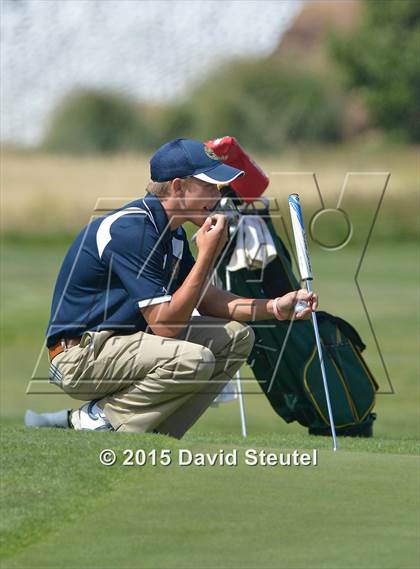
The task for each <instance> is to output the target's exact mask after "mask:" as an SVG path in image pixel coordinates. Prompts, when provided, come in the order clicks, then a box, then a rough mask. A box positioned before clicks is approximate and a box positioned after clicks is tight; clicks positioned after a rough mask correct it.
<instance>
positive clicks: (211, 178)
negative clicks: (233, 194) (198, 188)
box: [193, 164, 245, 184]
mask: <svg viewBox="0 0 420 569" xmlns="http://www.w3.org/2000/svg"><path fill="white" fill-rule="evenodd" d="M244 174H245V172H244V171H243V170H238V169H237V168H232V166H228V165H227V164H218V165H217V166H215V167H214V168H211V169H210V170H207V171H206V172H202V173H200V174H194V175H193V178H198V179H199V180H202V181H203V182H208V183H209V184H230V182H233V180H236V178H239V176H243V175H244Z"/></svg>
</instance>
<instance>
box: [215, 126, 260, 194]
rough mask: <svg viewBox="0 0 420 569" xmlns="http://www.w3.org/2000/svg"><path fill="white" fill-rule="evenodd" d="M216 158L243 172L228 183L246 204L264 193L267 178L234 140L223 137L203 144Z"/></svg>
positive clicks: (230, 137)
mask: <svg viewBox="0 0 420 569" xmlns="http://www.w3.org/2000/svg"><path fill="white" fill-rule="evenodd" d="M205 144H206V145H207V146H209V147H210V148H211V149H212V150H213V151H214V152H215V154H217V156H218V157H219V158H220V159H221V160H223V162H225V163H226V164H228V165H229V166H233V167H234V168H239V169H240V170H243V171H244V172H245V176H241V177H239V178H237V179H236V180H234V181H233V182H231V183H230V186H232V188H233V189H234V190H235V192H236V193H237V194H238V195H239V196H240V197H241V198H243V199H244V200H245V201H246V202H252V200H255V199H256V198H259V197H260V195H261V194H262V193H263V192H264V190H265V189H266V187H267V186H268V184H269V181H270V180H269V179H268V177H267V176H266V175H265V174H264V172H263V171H262V170H261V168H260V167H259V166H258V165H257V164H256V163H255V162H254V161H253V160H252V158H250V157H249V156H248V154H247V153H246V152H245V151H244V150H243V149H242V148H241V146H240V145H239V143H238V141H237V140H236V138H233V137H232V136H224V137H223V138H216V139H215V140H209V141H208V142H206V143H205Z"/></svg>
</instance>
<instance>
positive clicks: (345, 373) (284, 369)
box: [218, 211, 378, 437]
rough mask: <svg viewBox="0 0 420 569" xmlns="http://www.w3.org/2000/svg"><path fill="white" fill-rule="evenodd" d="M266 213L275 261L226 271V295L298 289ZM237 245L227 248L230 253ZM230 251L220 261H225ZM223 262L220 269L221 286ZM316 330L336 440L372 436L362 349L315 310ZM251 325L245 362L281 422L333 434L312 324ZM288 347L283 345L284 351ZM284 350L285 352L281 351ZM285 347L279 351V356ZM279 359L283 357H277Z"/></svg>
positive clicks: (346, 330)
mask: <svg viewBox="0 0 420 569" xmlns="http://www.w3.org/2000/svg"><path fill="white" fill-rule="evenodd" d="M261 214H262V215H264V219H265V221H266V223H267V226H268V229H269V231H270V233H271V236H272V238H273V241H274V243H275V246H276V250H277V257H276V258H275V259H274V260H273V261H272V262H271V263H269V264H268V265H267V267H266V268H265V269H264V270H260V269H258V270H253V271H249V270H247V269H240V270H239V271H235V272H230V273H229V276H230V290H231V291H232V292H234V293H235V294H238V295H240V296H244V297H247V298H275V297H277V296H282V295H283V294H286V293H287V292H290V291H292V290H296V289H299V288H300V287H299V281H298V280H297V279H296V277H295V276H294V274H293V272H292V262H291V258H290V254H289V252H288V251H287V249H286V247H285V246H284V244H283V242H282V241H281V239H280V238H279V236H278V235H277V233H276V231H275V229H274V227H273V224H272V222H271V219H270V218H269V215H268V211H266V212H260V213H259V215H261ZM233 247H234V243H231V246H230V248H231V249H232V251H233ZM230 254H231V251H227V252H226V255H225V256H224V258H225V259H226V262H227V261H228V259H229V258H230ZM225 267H226V263H222V264H221V266H220V267H219V269H218V274H219V278H220V279H221V280H222V282H223V284H224V285H226V282H225V278H226V276H225V275H226V271H225ZM317 314H318V326H319V332H320V336H321V343H322V350H323V357H324V364H325V369H326V373H327V378H328V386H329V392H330V399H331V405H332V409H333V414H334V422H335V426H336V431H337V435H347V436H365V437H366V436H372V424H373V421H374V419H375V414H374V413H372V409H373V407H374V404H375V393H376V391H377V389H378V385H377V383H376V381H375V378H374V377H373V375H372V373H371V372H370V370H369V368H368V366H367V365H366V362H365V361H364V359H363V356H362V352H363V350H364V349H365V347H366V346H365V344H364V343H363V341H362V340H361V338H360V336H359V334H358V333H357V331H356V330H355V329H354V328H353V326H351V324H349V323H348V322H346V321H345V320H343V319H342V318H339V317H337V316H333V315H332V314H328V313H327V312H322V311H319V312H318V313H317ZM289 326H290V322H289V321H284V322H282V321H273V320H269V321H264V322H261V321H260V322H256V323H253V325H252V327H253V329H254V332H255V336H256V340H255V344H254V348H253V351H252V352H251V355H250V357H249V360H248V361H249V363H251V362H252V370H253V373H254V375H255V378H256V380H257V381H258V383H259V385H260V387H261V389H262V391H263V392H264V393H265V395H266V396H267V399H268V400H269V402H270V404H271V406H272V408H273V409H274V411H275V412H276V413H277V414H278V415H280V417H282V418H283V419H284V420H285V421H286V422H288V423H290V422H292V421H298V423H300V424H301V425H304V426H305V427H308V429H309V433H310V434H314V435H328V434H331V430H330V427H329V421H328V412H327V403H326V399H325V393H324V387H323V382H322V375H321V368H320V364H319V360H318V352H317V347H316V342H315V336H314V331H313V327H312V322H310V321H298V320H295V321H294V322H293V324H292V325H291V328H290V331H289V335H288V337H287V334H288V329H289ZM285 341H286V344H285V345H284V343H285ZM283 345H284V347H283ZM282 348H283V353H282V354H281V352H282ZM280 354H281V359H279V356H280Z"/></svg>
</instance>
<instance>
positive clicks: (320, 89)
mask: <svg viewBox="0 0 420 569" xmlns="http://www.w3.org/2000/svg"><path fill="white" fill-rule="evenodd" d="M342 108H343V98H342V96H341V95H340V94H339V93H337V91H336V89H335V88H331V86H328V85H327V83H326V82H325V81H324V80H323V78H320V77H317V76H315V75H313V74H312V73H311V72H309V71H300V70H297V69H295V68H292V67H290V66H285V65H280V64H278V63H275V62H273V61H270V60H265V61H251V62H234V63H232V64H230V65H229V66H227V67H225V68H224V69H222V70H221V71H219V72H218V73H216V74H214V75H213V76H212V77H210V78H209V79H207V80H206V81H205V82H204V83H202V84H201V85H200V86H198V87H197V88H196V89H194V90H193V92H192V93H191V95H190V97H189V98H188V100H187V101H186V102H185V103H184V104H183V105H180V106H179V107H178V111H177V108H173V109H172V122H173V124H177V123H180V124H184V125H187V127H188V129H187V130H188V131H189V133H190V136H193V137H194V138H197V139H201V140H205V139H208V138H210V137H212V136H223V135H226V134H229V135H231V136H236V137H237V138H238V139H239V140H240V141H241V143H242V144H244V145H245V146H246V147H247V148H249V149H250V150H257V151H260V152H262V151H272V150H278V149H281V148H282V147H283V146H284V144H286V143H287V142H300V141H337V140H339V139H341V137H342V125H341V116H342ZM177 113H178V114H177Z"/></svg>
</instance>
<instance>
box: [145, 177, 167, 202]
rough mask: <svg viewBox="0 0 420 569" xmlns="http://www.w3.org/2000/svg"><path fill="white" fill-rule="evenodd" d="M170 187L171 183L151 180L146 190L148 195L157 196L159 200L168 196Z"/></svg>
mask: <svg viewBox="0 0 420 569" xmlns="http://www.w3.org/2000/svg"><path fill="white" fill-rule="evenodd" d="M170 187H171V182H170V181H169V182H153V180H151V181H150V182H149V183H148V185H147V188H146V191H147V192H149V194H153V195H154V196H158V197H159V198H164V197H166V196H167V195H168V194H169V188H170Z"/></svg>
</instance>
